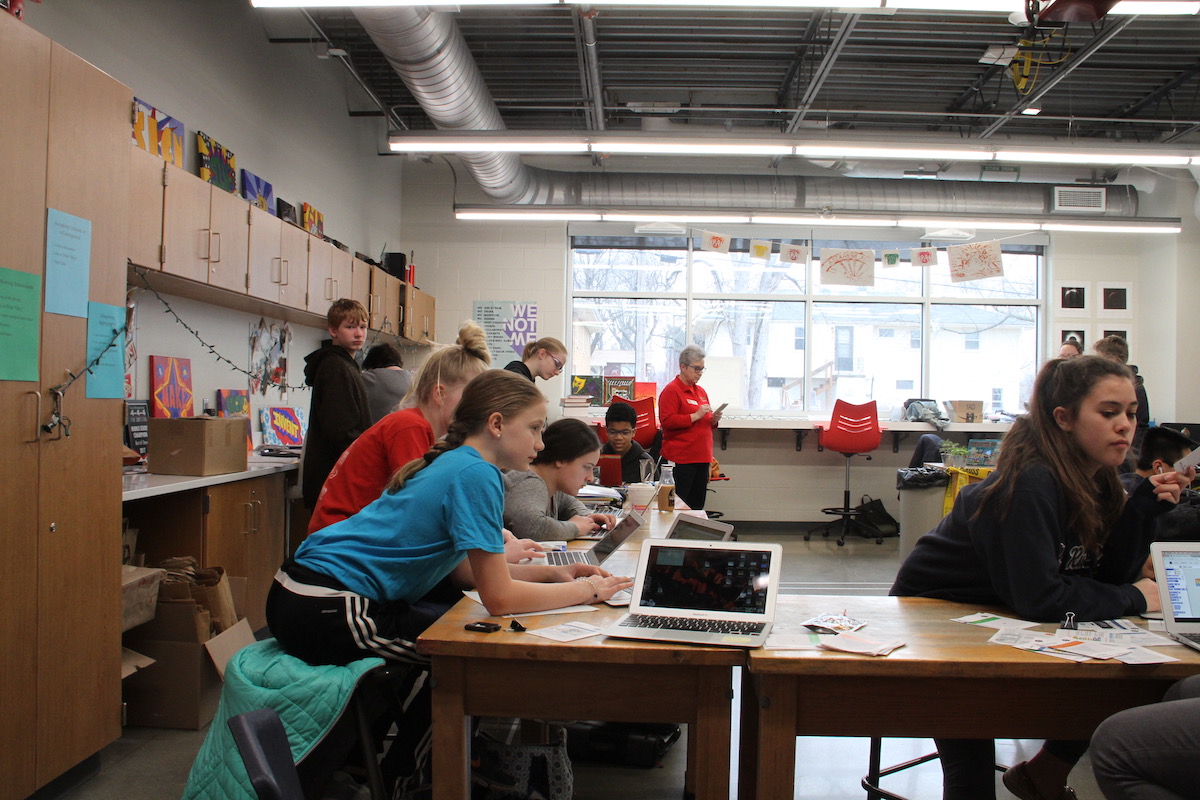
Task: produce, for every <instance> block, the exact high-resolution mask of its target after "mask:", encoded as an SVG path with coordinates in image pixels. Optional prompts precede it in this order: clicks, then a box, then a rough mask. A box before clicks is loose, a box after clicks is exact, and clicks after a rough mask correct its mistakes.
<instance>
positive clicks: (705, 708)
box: [685, 667, 733, 800]
mask: <svg viewBox="0 0 1200 800" xmlns="http://www.w3.org/2000/svg"><path fill="white" fill-rule="evenodd" d="M732 681H733V675H732V670H731V669H729V668H724V669H718V668H713V667H707V668H704V669H701V670H700V677H699V683H698V689H699V696H698V697H697V698H696V719H695V722H694V723H693V724H691V725H689V726H688V765H687V778H686V781H685V794H686V796H688V797H695V798H696V800H728V798H729V747H730V728H731V726H732V724H733V714H732V707H733V704H732V698H731V697H730V691H731V688H732Z"/></svg>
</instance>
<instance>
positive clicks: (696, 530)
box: [669, 514, 729, 542]
mask: <svg viewBox="0 0 1200 800" xmlns="http://www.w3.org/2000/svg"><path fill="white" fill-rule="evenodd" d="M727 528H729V526H726V525H720V524H718V525H713V524H712V523H710V522H709V521H708V520H706V519H700V518H699V517H693V516H690V515H688V514H680V515H679V516H678V517H676V518H675V524H674V525H672V526H671V532H670V534H669V538H671V539H707V540H710V541H714V542H723V541H725V535H726V529H727Z"/></svg>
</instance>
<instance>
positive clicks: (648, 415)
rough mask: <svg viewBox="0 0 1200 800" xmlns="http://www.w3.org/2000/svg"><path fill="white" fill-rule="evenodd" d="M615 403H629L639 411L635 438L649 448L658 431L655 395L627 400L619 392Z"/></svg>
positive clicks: (614, 398) (614, 400) (614, 397)
mask: <svg viewBox="0 0 1200 800" xmlns="http://www.w3.org/2000/svg"><path fill="white" fill-rule="evenodd" d="M612 402H614V403H628V404H629V405H631V406H633V410H634V411H636V412H637V430H636V431H635V432H634V434H633V440H634V441H635V442H637V443H638V444H640V445H641V446H642V447H644V448H645V449H647V450H649V449H650V445H651V444H652V443H653V442H654V434H656V433H658V415H657V414H655V413H654V396H653V395H651V396H650V397H639V398H638V399H637V400H626V399H625V398H624V397H622V396H621V395H619V394H614V395H613V398H612Z"/></svg>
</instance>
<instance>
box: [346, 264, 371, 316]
mask: <svg viewBox="0 0 1200 800" xmlns="http://www.w3.org/2000/svg"><path fill="white" fill-rule="evenodd" d="M373 269H375V268H374V267H372V266H371V265H370V264H368V263H367V262H365V261H363V260H362V259H358V258H352V259H351V260H350V297H352V298H354V299H355V300H357V301H358V302H360V303H362V304H363V308H365V309H368V310H369V309H370V308H371V270H373Z"/></svg>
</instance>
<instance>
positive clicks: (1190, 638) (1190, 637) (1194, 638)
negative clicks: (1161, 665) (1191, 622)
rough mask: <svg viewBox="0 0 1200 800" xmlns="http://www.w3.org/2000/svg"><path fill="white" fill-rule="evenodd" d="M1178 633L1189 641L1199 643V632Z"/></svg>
mask: <svg viewBox="0 0 1200 800" xmlns="http://www.w3.org/2000/svg"><path fill="white" fill-rule="evenodd" d="M1179 635H1180V636H1181V637H1183V638H1184V639H1187V640H1188V641H1189V642H1195V643H1196V644H1200V633H1181V634H1179Z"/></svg>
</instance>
